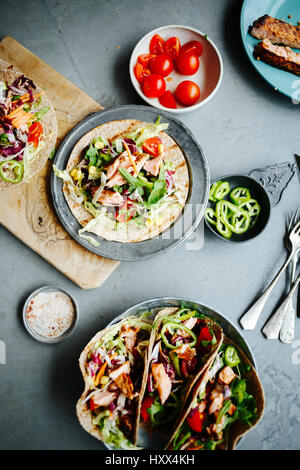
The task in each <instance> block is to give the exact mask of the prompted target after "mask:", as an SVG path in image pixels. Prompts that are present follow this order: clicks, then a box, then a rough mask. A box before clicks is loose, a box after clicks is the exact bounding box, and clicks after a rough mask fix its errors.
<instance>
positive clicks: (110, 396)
mask: <svg viewBox="0 0 300 470" xmlns="http://www.w3.org/2000/svg"><path fill="white" fill-rule="evenodd" d="M115 398H116V394H115V393H113V392H107V391H102V390H99V392H97V393H95V395H94V396H93V402H94V404H95V405H97V406H109V405H110V404H111V402H113V401H114V399H115Z"/></svg>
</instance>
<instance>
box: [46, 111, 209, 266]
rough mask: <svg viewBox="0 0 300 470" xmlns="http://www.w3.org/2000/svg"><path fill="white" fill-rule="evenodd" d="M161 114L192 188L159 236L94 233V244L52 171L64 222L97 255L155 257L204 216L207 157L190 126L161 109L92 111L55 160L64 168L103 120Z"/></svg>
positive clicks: (53, 189) (153, 118) (56, 204)
mask: <svg viewBox="0 0 300 470" xmlns="http://www.w3.org/2000/svg"><path fill="white" fill-rule="evenodd" d="M158 116H161V117H162V121H163V122H168V123H169V128H168V130H167V133H168V134H169V135H170V136H171V137H172V138H173V139H174V140H175V141H176V143H177V144H178V145H179V147H180V148H181V150H182V151H183V153H184V156H185V158H186V161H187V164H188V169H189V177H190V189H189V194H188V198H187V203H186V206H185V208H184V210H183V212H182V214H181V216H180V217H178V219H176V221H175V222H174V223H173V224H172V225H171V226H170V227H169V228H168V229H167V230H165V231H164V232H163V233H161V234H160V235H158V236H157V237H155V238H152V239H150V240H145V241H141V242H136V243H125V244H124V243H120V242H114V241H108V240H105V239H104V238H102V237H98V236H97V235H94V234H93V235H92V236H93V237H94V238H95V239H96V240H97V241H99V246H98V247H94V246H93V245H91V244H90V243H89V242H88V241H87V240H84V239H82V238H80V237H79V235H78V230H79V229H80V228H81V226H80V224H79V223H78V222H77V220H76V219H75V217H74V216H73V214H72V213H71V211H70V209H69V207H68V204H67V202H66V200H65V198H64V195H63V192H62V186H63V183H62V180H61V179H60V178H58V177H56V176H55V175H54V173H53V172H52V174H51V193H52V199H53V204H54V207H55V210H56V212H57V215H58V217H59V219H60V221H61V223H62V225H63V226H64V228H65V229H66V230H67V232H69V234H70V235H71V236H72V237H73V238H74V239H75V240H76V241H77V242H78V243H80V244H81V245H82V246H84V247H85V248H86V249H87V250H89V251H92V252H93V253H96V254H97V255H100V256H103V257H105V258H110V259H115V260H119V261H141V260H146V259H149V258H152V257H153V256H156V255H159V254H162V253H164V252H167V251H170V250H171V249H173V248H175V247H176V246H177V245H179V244H180V243H181V242H182V241H183V240H185V239H186V238H187V237H189V236H190V235H191V233H192V232H193V231H194V230H195V228H196V227H197V225H198V224H199V222H200V220H201V219H202V217H203V214H204V210H205V207H206V204H207V201H208V193H209V169H208V164H207V160H206V158H205V156H204V154H203V151H202V149H201V147H200V145H199V143H198V142H197V140H196V139H195V137H194V136H193V135H192V133H191V132H190V131H189V129H188V128H187V127H186V126H185V125H184V124H182V122H180V121H179V120H178V119H176V118H174V117H173V116H172V115H171V114H169V113H167V112H165V111H161V110H159V111H158V110H156V109H154V108H150V107H147V106H137V105H125V106H118V107H112V108H108V109H106V110H104V111H100V112H97V113H94V114H91V115H90V116H88V117H87V118H86V119H84V120H83V121H82V122H80V123H79V124H78V125H77V126H75V127H74V128H73V129H72V131H71V132H70V133H69V134H68V136H67V137H66V138H65V140H64V141H63V143H62V144H61V146H60V147H59V150H58V152H57V153H56V156H55V159H54V163H55V165H56V166H57V167H58V168H59V169H60V170H64V169H65V168H66V165H67V161H68V159H69V156H70V154H71V152H72V149H73V147H74V146H75V144H76V143H77V142H78V140H79V139H80V138H81V137H82V136H83V135H85V134H86V133H87V132H89V131H90V130H92V129H94V128H95V127H97V126H100V125H101V124H104V123H106V122H110V121H116V120H118V121H119V120H121V119H136V120H140V121H146V122H155V121H156V120H157V118H158Z"/></svg>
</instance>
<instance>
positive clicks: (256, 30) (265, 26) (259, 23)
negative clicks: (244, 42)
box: [249, 15, 300, 49]
mask: <svg viewBox="0 0 300 470" xmlns="http://www.w3.org/2000/svg"><path fill="white" fill-rule="evenodd" d="M249 33H250V34H251V36H253V37H254V38H256V39H269V40H270V41H271V42H272V43H274V44H283V45H284V46H289V47H294V48H296V49H300V26H299V24H298V26H294V25H293V24H289V23H286V22H285V21H283V20H278V19H277V18H272V16H269V15H264V16H261V17H260V18H258V20H256V21H254V23H253V25H252V26H249Z"/></svg>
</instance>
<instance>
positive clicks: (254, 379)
mask: <svg viewBox="0 0 300 470" xmlns="http://www.w3.org/2000/svg"><path fill="white" fill-rule="evenodd" d="M223 342H224V344H228V345H232V346H234V347H235V348H236V349H237V351H238V354H239V356H240V357H241V359H242V362H243V363H244V364H246V365H250V366H251V369H250V370H249V371H246V372H245V378H246V380H247V391H248V392H249V393H250V394H252V395H253V396H254V398H255V400H256V406H257V417H256V420H255V421H254V422H253V423H252V424H251V426H250V427H249V425H248V424H247V423H244V422H242V421H240V420H237V421H235V422H234V423H233V424H232V426H231V428H230V432H229V438H228V441H227V443H226V448H227V450H234V449H235V447H236V446H237V444H238V442H239V440H240V438H241V437H242V436H243V435H244V434H246V433H247V432H248V431H250V430H251V429H253V428H254V427H255V426H256V425H257V424H258V422H259V421H260V420H261V418H262V416H263V412H264V407H265V397H264V391H263V387H262V384H261V382H260V380H259V377H258V375H257V372H256V370H255V369H254V367H253V364H252V363H251V361H250V360H249V359H248V357H247V355H246V354H245V353H244V351H242V349H241V348H239V347H238V346H237V345H236V344H235V343H234V342H233V341H231V340H230V339H229V338H227V337H225V338H224V341H223ZM208 374H209V368H207V369H206V371H205V373H204V374H203V375H202V377H200V379H199V381H198V383H197V384H196V386H195V388H194V390H193V393H192V395H191V399H190V400H189V405H188V406H187V408H186V410H185V412H184V413H183V414H182V416H181V417H180V420H179V422H178V424H177V426H176V428H175V430H174V432H173V434H172V437H171V439H170V441H169V443H168V445H167V447H166V449H170V446H171V444H172V441H173V439H174V437H175V436H176V434H177V432H178V430H179V428H180V427H181V426H182V424H183V423H184V421H185V419H186V417H187V416H188V414H189V412H190V410H191V407H192V403H193V400H194V398H195V397H196V395H197V393H198V390H199V387H200V385H201V384H202V382H203V381H204V382H207V380H208Z"/></svg>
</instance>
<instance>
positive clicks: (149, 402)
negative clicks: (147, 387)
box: [141, 395, 154, 423]
mask: <svg viewBox="0 0 300 470" xmlns="http://www.w3.org/2000/svg"><path fill="white" fill-rule="evenodd" d="M153 402H154V398H153V397H150V396H149V395H148V396H146V397H145V398H144V399H143V401H142V406H141V417H142V420H143V421H144V423H147V422H148V421H149V419H150V416H149V414H148V411H147V409H148V408H150V407H151V405H152V403H153Z"/></svg>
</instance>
